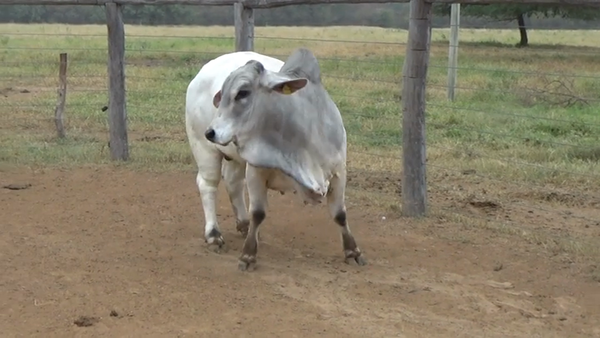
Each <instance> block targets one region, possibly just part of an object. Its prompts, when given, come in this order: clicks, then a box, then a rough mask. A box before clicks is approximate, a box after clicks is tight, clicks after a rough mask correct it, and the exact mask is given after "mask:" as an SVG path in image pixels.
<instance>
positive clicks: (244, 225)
mask: <svg viewBox="0 0 600 338" xmlns="http://www.w3.org/2000/svg"><path fill="white" fill-rule="evenodd" d="M235 228H236V229H237V231H238V232H239V233H240V234H242V236H243V237H244V238H246V237H247V236H248V229H249V228H250V221H248V220H245V221H237V223H236V225H235Z"/></svg>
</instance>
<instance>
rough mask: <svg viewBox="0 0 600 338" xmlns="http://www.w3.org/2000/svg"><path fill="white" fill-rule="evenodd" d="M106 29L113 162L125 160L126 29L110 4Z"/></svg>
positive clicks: (117, 10)
mask: <svg viewBox="0 0 600 338" xmlns="http://www.w3.org/2000/svg"><path fill="white" fill-rule="evenodd" d="M105 6H106V25H107V27H108V77H109V87H108V90H109V101H108V125H109V129H110V141H109V147H110V155H111V158H112V159H113V160H122V161H127V160H128V159H129V145H128V141H127V107H126V98H125V28H124V27H123V12H122V6H121V5H118V4H115V3H112V2H109V3H107V4H106V5H105Z"/></svg>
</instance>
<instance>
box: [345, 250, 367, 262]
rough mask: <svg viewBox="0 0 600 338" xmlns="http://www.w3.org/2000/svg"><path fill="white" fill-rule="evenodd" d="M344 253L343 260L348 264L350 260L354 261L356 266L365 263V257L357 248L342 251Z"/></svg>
mask: <svg viewBox="0 0 600 338" xmlns="http://www.w3.org/2000/svg"><path fill="white" fill-rule="evenodd" d="M344 255H345V256H346V259H345V260H344V261H345V262H346V264H350V263H352V261H355V262H356V264H357V265H358V266H365V265H367V259H366V258H365V256H363V255H362V253H361V252H360V250H358V248H356V249H355V250H346V251H344Z"/></svg>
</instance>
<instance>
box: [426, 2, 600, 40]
mask: <svg viewBox="0 0 600 338" xmlns="http://www.w3.org/2000/svg"><path fill="white" fill-rule="evenodd" d="M450 8H451V5H447V4H436V5H434V13H436V14H438V15H449V14H450ZM460 14H461V16H465V17H476V18H488V19H492V20H497V21H515V20H516V21H517V24H518V28H519V30H520V33H521V41H520V43H519V45H520V46H526V45H527V44H528V38H527V31H526V26H525V20H524V18H538V19H539V18H560V19H564V20H573V19H575V20H582V21H592V20H595V19H598V18H600V9H598V8H597V7H596V8H589V7H586V6H565V5H563V6H557V5H521V4H507V5H502V4H492V5H470V4H463V5H461V7H460Z"/></svg>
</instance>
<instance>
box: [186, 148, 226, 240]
mask: <svg viewBox="0 0 600 338" xmlns="http://www.w3.org/2000/svg"><path fill="white" fill-rule="evenodd" d="M190 146H191V148H192V154H193V155H194V159H195V160H196V164H197V165H198V175H197V176H196V184H197V185H198V190H200V197H201V198H202V208H203V209H204V221H205V224H204V238H205V241H206V243H207V244H208V246H209V247H214V249H215V250H216V251H218V250H219V249H221V248H222V247H223V245H224V244H225V240H224V239H223V235H221V230H220V229H219V224H218V221H217V212H216V205H217V188H218V186H219V182H220V180H221V161H222V158H223V155H222V154H221V153H220V152H218V151H216V150H215V149H212V148H210V147H207V146H206V145H204V144H202V143H200V141H198V140H195V139H191V140H190Z"/></svg>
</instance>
